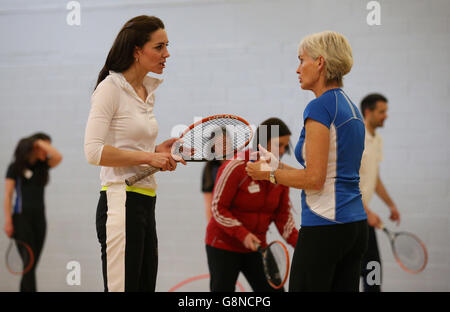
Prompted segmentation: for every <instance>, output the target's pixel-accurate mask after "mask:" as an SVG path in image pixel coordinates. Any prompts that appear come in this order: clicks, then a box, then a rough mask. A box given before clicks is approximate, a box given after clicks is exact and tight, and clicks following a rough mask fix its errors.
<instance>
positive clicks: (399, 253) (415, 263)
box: [380, 224, 428, 274]
mask: <svg viewBox="0 0 450 312" xmlns="http://www.w3.org/2000/svg"><path fill="white" fill-rule="evenodd" d="M380 229H382V230H383V232H384V233H386V235H387V236H388V237H389V241H390V243H391V248H392V252H393V254H394V257H395V260H396V261H397V263H398V264H399V265H400V267H401V268H402V269H403V270H405V271H406V272H408V273H412V274H417V273H420V272H422V271H423V270H424V269H425V267H426V265H427V262H428V252H427V248H426V247H425V244H424V243H423V242H422V241H421V240H420V239H419V238H418V237H417V236H416V235H414V234H412V233H409V232H391V231H389V230H388V229H387V228H386V227H384V225H383V224H381V227H380Z"/></svg>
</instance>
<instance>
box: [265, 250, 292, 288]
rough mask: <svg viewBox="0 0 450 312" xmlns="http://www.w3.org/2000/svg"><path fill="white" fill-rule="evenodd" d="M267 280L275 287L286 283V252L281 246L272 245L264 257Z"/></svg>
mask: <svg viewBox="0 0 450 312" xmlns="http://www.w3.org/2000/svg"><path fill="white" fill-rule="evenodd" d="M263 262H264V273H265V274H266V278H267V279H268V280H269V281H270V282H271V283H272V284H273V285H275V286H278V285H281V284H282V283H283V282H284V279H285V276H286V274H287V270H288V268H287V259H286V252H285V250H284V248H283V247H282V246H281V245H280V244H271V245H270V246H269V247H268V248H267V249H266V251H265V253H264V256H263Z"/></svg>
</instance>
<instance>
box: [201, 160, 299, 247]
mask: <svg viewBox="0 0 450 312" xmlns="http://www.w3.org/2000/svg"><path fill="white" fill-rule="evenodd" d="M247 155H248V154H247ZM245 165H246V161H244V160H230V161H227V162H225V163H224V164H222V166H221V167H220V168H219V171H218V173H217V178H216V183H215V186H214V191H213V202H212V216H213V217H212V218H211V219H210V222H209V224H208V227H207V230H206V240H205V241H206V244H207V245H209V246H212V247H215V248H219V249H225V250H229V251H234V252H251V250H250V249H247V248H245V247H244V244H243V241H244V238H245V236H247V234H248V233H253V234H254V235H256V237H258V239H259V240H260V241H261V243H262V245H261V247H265V246H267V242H266V233H267V230H268V228H269V225H270V223H271V222H272V221H273V222H275V225H276V227H277V228H278V231H279V232H280V234H281V235H282V237H283V238H284V239H285V240H286V241H287V242H288V243H289V244H290V245H292V246H293V247H295V244H296V243H297V237H298V231H297V229H296V228H295V222H294V219H293V217H292V214H291V211H290V209H291V205H290V200H289V188H288V187H287V186H283V185H276V184H272V183H270V182H269V181H253V180H252V179H251V178H250V177H249V176H248V175H247V173H246V171H245Z"/></svg>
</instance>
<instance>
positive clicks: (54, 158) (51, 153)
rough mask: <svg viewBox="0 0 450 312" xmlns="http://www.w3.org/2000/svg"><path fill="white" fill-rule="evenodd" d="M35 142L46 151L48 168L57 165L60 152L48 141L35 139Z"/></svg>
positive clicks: (60, 159)
mask: <svg viewBox="0 0 450 312" xmlns="http://www.w3.org/2000/svg"><path fill="white" fill-rule="evenodd" d="M35 144H36V145H37V146H38V147H39V148H41V149H43V150H44V151H45V152H46V153H47V157H48V165H49V167H50V168H54V167H56V166H58V165H59V164H60V163H61V161H62V158H63V157H62V154H61V153H60V152H59V151H58V150H57V149H56V148H55V147H54V146H53V145H52V144H51V143H50V142H48V141H45V140H36V142H35Z"/></svg>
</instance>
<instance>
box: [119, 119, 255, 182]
mask: <svg viewBox="0 0 450 312" xmlns="http://www.w3.org/2000/svg"><path fill="white" fill-rule="evenodd" d="M252 137H253V130H252V128H251V127H250V125H249V123H248V122H247V121H245V120H244V119H242V118H240V117H237V116H234V115H214V116H210V117H207V118H204V119H202V120H200V121H198V122H196V123H194V124H192V125H191V126H190V127H188V128H187V129H186V130H185V131H184V132H183V133H182V134H181V136H180V139H181V140H179V141H177V142H176V143H175V144H174V148H173V149H172V150H173V152H172V157H173V158H174V159H175V160H177V161H180V160H181V159H183V160H184V161H186V162H188V161H208V160H213V159H216V160H221V159H230V158H232V157H234V156H235V154H236V153H237V152H238V151H239V150H241V149H243V148H244V147H245V146H247V145H248V143H250V141H251V139H252ZM160 170H161V169H160V168H155V167H151V166H150V167H148V168H147V169H145V170H143V171H142V172H140V173H138V174H136V175H134V176H132V177H130V178H128V179H126V180H125V183H126V184H127V185H128V186H131V185H133V184H135V183H136V182H138V181H140V180H142V179H144V178H145V177H148V176H150V175H152V174H154V173H156V172H158V171H160Z"/></svg>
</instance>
